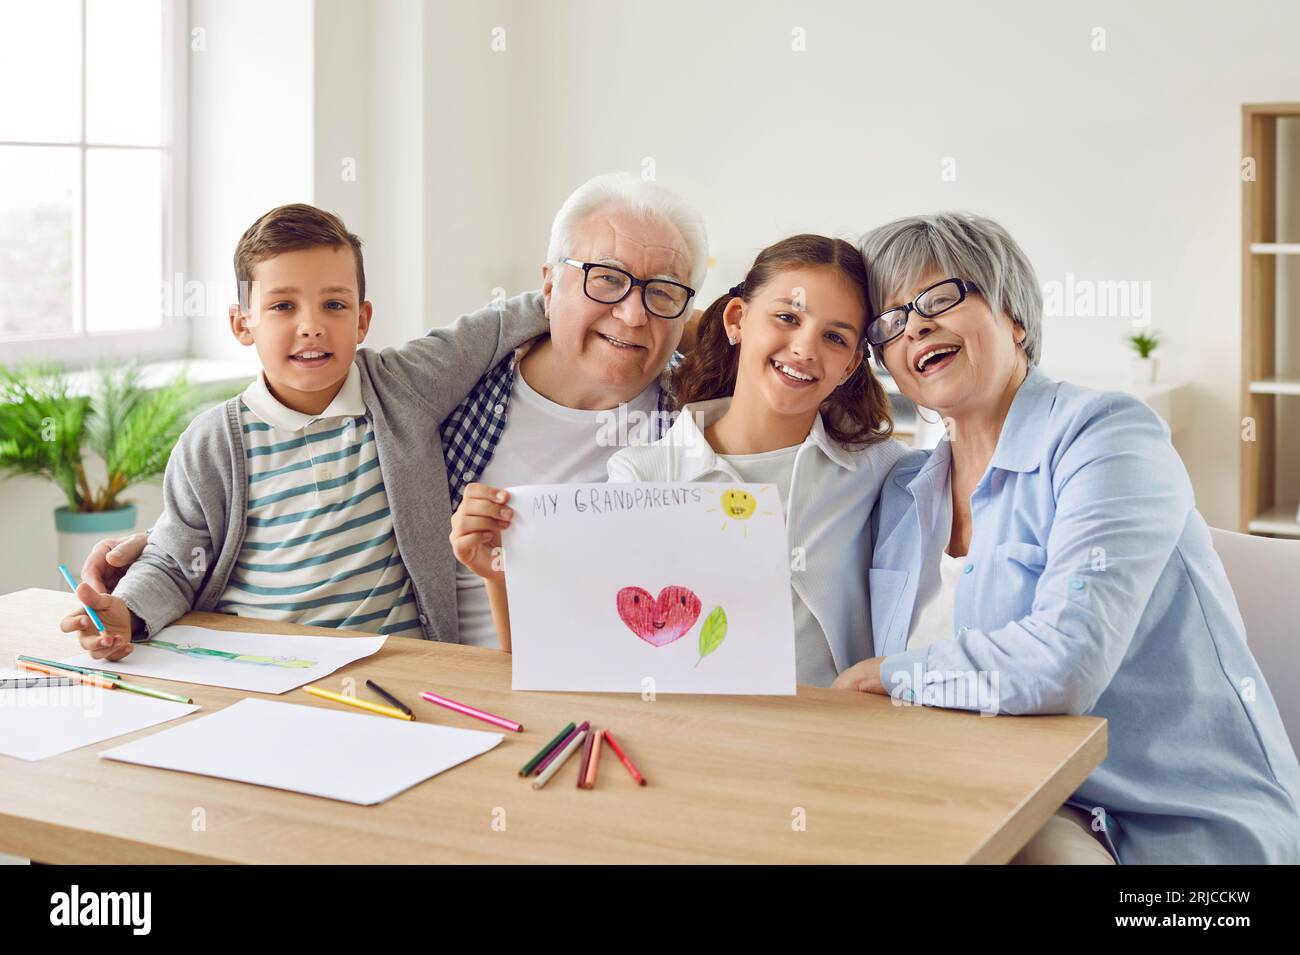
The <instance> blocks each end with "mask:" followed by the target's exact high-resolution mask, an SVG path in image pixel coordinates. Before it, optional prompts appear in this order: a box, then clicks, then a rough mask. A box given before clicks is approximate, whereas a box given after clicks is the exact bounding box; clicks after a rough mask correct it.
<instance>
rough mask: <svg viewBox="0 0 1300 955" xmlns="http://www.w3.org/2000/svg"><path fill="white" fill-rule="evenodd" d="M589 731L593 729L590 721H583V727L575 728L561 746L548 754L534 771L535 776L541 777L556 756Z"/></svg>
mask: <svg viewBox="0 0 1300 955" xmlns="http://www.w3.org/2000/svg"><path fill="white" fill-rule="evenodd" d="M589 729H591V723H590V722H589V721H588V720H583V721H582V725H581V726H577V727H575V728H574V730H573V732H572V733H570V734H569V735H568V736H566V737H564V739H563V740H562V741H561V742H560V745H559V746H557V747H555V749H553V750H551V751H550V752H549V753H547V754H546V758H545V759H544V760H542V761H541V762H540V763H538V764H537V767H536V768H535V769H534V770H533V775H534V776H540V775H541V774H542V770H544V769H546V767H547V766H549V765H551V760H553V759H555V757H556V756H559V755H560V754H561V753H562V752H564V747H566V746H568V745H569V741H570V740H571V739H573V737H575V736H577V735H578V734H579V733H582V732H585V731H586V730H589Z"/></svg>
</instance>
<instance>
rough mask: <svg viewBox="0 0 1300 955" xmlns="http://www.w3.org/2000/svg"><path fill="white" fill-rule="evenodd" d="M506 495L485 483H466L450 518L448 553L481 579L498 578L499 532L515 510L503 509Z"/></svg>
mask: <svg viewBox="0 0 1300 955" xmlns="http://www.w3.org/2000/svg"><path fill="white" fill-rule="evenodd" d="M509 497H510V494H509V492H507V491H505V490H503V489H502V488H499V487H488V486H487V485H485V484H468V485H466V486H465V495H464V497H462V498H461V500H460V506H459V507H457V508H456V513H455V514H453V515H451V535H450V540H451V550H452V553H454V554H455V555H456V559H457V560H458V561H460V562H461V563H462V564H464V565H465V566H466V567H468V568H469V569H470V570H472V571H474V573H476V574H478V575H479V576H480V577H483V578H484V579H498V580H499V579H501V578H502V577H504V576H505V575H504V572H503V571H502V567H501V559H500V553H501V532H502V531H503V530H505V529H506V528H507V527H509V526H510V520H511V518H513V517H514V513H515V512H514V511H512V510H511V509H510V508H508V507H506V506H505V502H506V501H507V500H508V499H509Z"/></svg>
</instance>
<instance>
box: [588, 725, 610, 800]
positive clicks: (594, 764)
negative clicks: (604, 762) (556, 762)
mask: <svg viewBox="0 0 1300 955" xmlns="http://www.w3.org/2000/svg"><path fill="white" fill-rule="evenodd" d="M595 738H596V742H595V743H593V744H592V747H591V759H590V760H589V761H588V763H587V780H586V782H587V785H586V786H585V787H584V788H586V789H595V788H596V770H597V769H599V768H600V747H601V744H602V743H603V742H604V741H605V731H604V730H600V731H598V732H597V733H596V734H595Z"/></svg>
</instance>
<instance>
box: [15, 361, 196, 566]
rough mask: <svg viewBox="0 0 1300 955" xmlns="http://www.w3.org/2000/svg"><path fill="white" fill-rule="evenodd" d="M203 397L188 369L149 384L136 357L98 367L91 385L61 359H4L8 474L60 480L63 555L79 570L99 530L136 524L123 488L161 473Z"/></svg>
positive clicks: (126, 529)
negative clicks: (89, 455) (83, 387)
mask: <svg viewBox="0 0 1300 955" xmlns="http://www.w3.org/2000/svg"><path fill="white" fill-rule="evenodd" d="M197 404H198V395H197V393H196V391H195V389H194V388H193V387H192V386H191V385H190V383H189V382H188V380H187V379H186V377H185V375H184V374H181V375H179V376H178V377H177V378H175V379H174V380H172V381H171V382H169V383H167V384H164V385H162V386H161V387H157V388H150V387H145V386H144V385H143V384H142V382H141V369H140V367H139V365H136V364H130V365H125V366H117V367H113V368H109V367H105V368H102V369H100V371H99V372H98V374H97V375H96V376H95V378H94V380H93V384H92V387H91V388H90V393H89V394H84V393H80V392H79V390H78V389H77V388H75V387H74V385H73V382H72V380H71V379H70V378H69V376H68V375H67V374H66V373H65V372H64V371H63V369H62V368H61V367H59V366H58V365H50V364H45V365H29V366H26V367H23V368H19V369H12V368H8V367H0V474H5V475H17V474H25V475H32V476H37V477H43V478H46V479H47V480H50V481H53V482H54V483H55V484H56V485H58V487H59V490H60V491H61V492H62V493H63V496H64V498H65V500H66V503H65V504H64V505H63V506H61V507H57V508H55V510H54V524H55V528H56V530H57V531H58V537H59V560H60V562H62V563H65V564H67V565H68V566H69V567H70V568H72V569H73V570H74V572H75V571H76V570H78V569H80V567H81V564H82V562H83V561H84V559H85V556H86V554H88V553H89V552H90V548H91V546H93V544H94V542H95V541H96V540H98V539H99V538H101V537H103V536H105V535H113V534H121V533H129V532H131V531H134V530H135V525H136V512H135V505H134V504H132V503H130V502H128V501H125V500H123V499H122V494H123V493H124V492H125V491H126V490H127V489H128V488H130V487H131V486H132V485H135V484H139V483H140V482H142V481H147V480H149V479H151V478H157V477H158V476H160V475H161V474H162V473H163V471H164V470H165V469H166V467H167V459H168V457H170V455H171V452H172V448H173V447H175V446H176V441H177V439H178V438H179V437H180V435H181V432H182V431H183V430H185V427H186V425H187V424H189V421H190V418H191V417H192V416H193V412H194V411H195V409H196V406H197ZM87 450H89V451H91V452H93V453H94V454H95V455H96V456H98V458H99V459H100V461H102V463H103V470H104V478H103V481H102V482H95V483H92V480H91V478H90V476H88V474H87V470H86V461H85V452H86V451H87ZM96 470H98V469H96Z"/></svg>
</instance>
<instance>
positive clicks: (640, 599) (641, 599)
mask: <svg viewBox="0 0 1300 955" xmlns="http://www.w3.org/2000/svg"><path fill="white" fill-rule="evenodd" d="M618 615H619V618H620V619H621V620H622V621H623V622H624V623H625V624H627V625H628V627H629V628H630V629H631V631H632V632H633V633H635V634H636V635H637V636H638V637H640V638H641V639H642V640H644V641H645V642H646V643H648V644H650V646H652V647H663V646H667V645H668V644H670V643H672V642H673V641H674V640H679V639H681V637H682V636H684V635H685V634H686V631H687V630H690V629H691V627H693V626H694V625H695V621H696V620H698V619H699V616H700V598H699V597H697V596H695V594H694V592H693V591H691V589H690V588H688V587H665V588H664V589H663V590H661V591H659V599H658V600H655V598H654V597H651V596H650V593H649V591H646V590H642V589H641V588H640V587H624V588H623V589H622V590H620V591H619V592H618Z"/></svg>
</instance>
